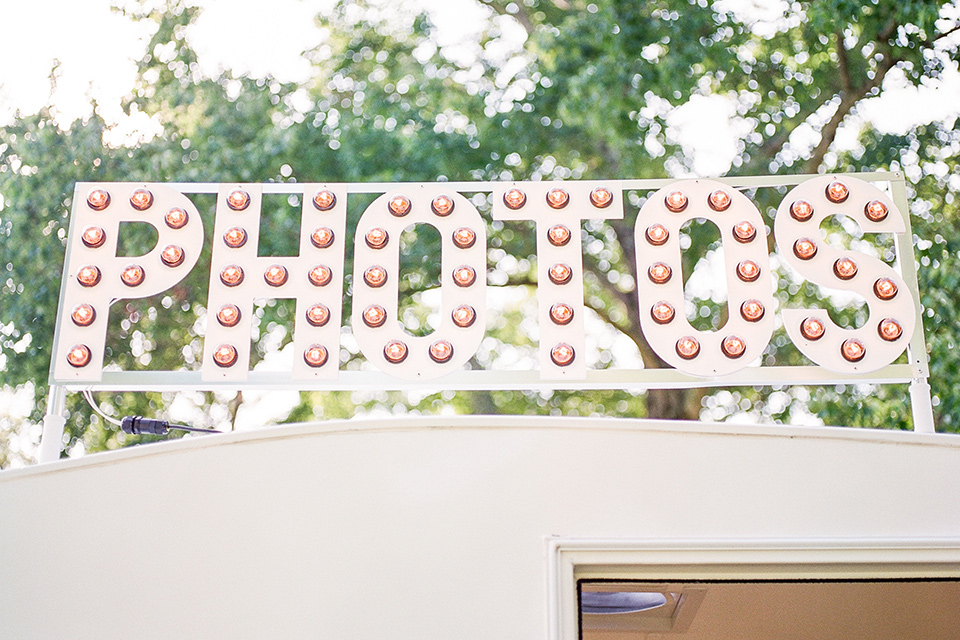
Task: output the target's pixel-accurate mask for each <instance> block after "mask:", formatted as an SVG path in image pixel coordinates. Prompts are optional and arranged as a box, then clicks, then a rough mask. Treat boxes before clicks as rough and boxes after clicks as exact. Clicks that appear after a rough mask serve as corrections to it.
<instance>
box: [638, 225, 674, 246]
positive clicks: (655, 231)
mask: <svg viewBox="0 0 960 640" xmlns="http://www.w3.org/2000/svg"><path fill="white" fill-rule="evenodd" d="M644 235H646V237H647V242H649V243H650V244H652V245H654V246H655V247H659V246H661V245H662V244H664V243H666V241H667V240H669V239H670V232H669V231H667V228H666V227H665V226H663V225H662V224H652V225H650V226H649V227H647V230H646V232H645V234H644Z"/></svg>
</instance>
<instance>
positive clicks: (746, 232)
mask: <svg viewBox="0 0 960 640" xmlns="http://www.w3.org/2000/svg"><path fill="white" fill-rule="evenodd" d="M733 237H734V238H736V239H737V242H744V243H746V242H752V241H753V239H754V238H756V237H757V228H756V227H755V226H753V224H752V223H750V222H748V221H746V220H744V221H743V222H739V223H737V224H736V225H734V227H733Z"/></svg>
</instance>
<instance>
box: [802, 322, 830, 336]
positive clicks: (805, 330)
mask: <svg viewBox="0 0 960 640" xmlns="http://www.w3.org/2000/svg"><path fill="white" fill-rule="evenodd" d="M826 331H827V327H826V325H825V324H824V323H823V321H822V320H820V318H806V319H805V320H804V321H803V322H802V323H801V324H800V333H801V334H803V337H804V338H806V339H807V340H819V339H820V338H822V337H823V334H824V333H826Z"/></svg>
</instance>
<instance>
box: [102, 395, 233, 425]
mask: <svg viewBox="0 0 960 640" xmlns="http://www.w3.org/2000/svg"><path fill="white" fill-rule="evenodd" d="M83 397H84V399H85V400H86V401H87V403H88V404H89V405H90V408H91V409H93V410H94V411H95V412H96V414H97V415H98V416H100V417H101V418H103V419H104V420H106V421H107V422H109V423H110V424H113V425H116V426H118V427H120V428H121V429H123V432H124V433H129V434H131V435H141V434H145V433H146V434H152V435H158V436H162V435H166V434H167V433H168V432H169V431H170V429H175V430H177V431H189V432H191V433H223V432H222V431H217V430H216V429H200V428H198V427H188V426H186V425H182V424H170V423H169V422H168V421H166V420H157V419H156V418H144V417H143V416H126V417H124V418H123V419H122V420H117V419H116V418H114V417H112V416H108V415H107V414H106V413H104V412H103V410H102V409H101V408H100V406H99V405H98V404H97V401H96V400H94V398H93V393H92V392H91V391H90V390H89V389H85V390H84V391H83Z"/></svg>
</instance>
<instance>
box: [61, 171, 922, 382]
mask: <svg viewBox="0 0 960 640" xmlns="http://www.w3.org/2000/svg"><path fill="white" fill-rule="evenodd" d="M784 185H786V186H792V187H793V188H792V189H791V190H789V191H788V192H787V193H786V195H785V196H784V197H783V200H782V202H781V204H780V207H779V209H778V210H777V212H776V216H775V220H774V225H773V233H774V238H775V240H776V247H777V254H778V256H779V259H780V261H781V262H785V263H786V264H788V265H789V266H790V267H792V269H793V270H794V271H795V272H796V273H798V274H799V275H800V276H802V277H803V278H804V279H806V280H808V281H810V282H813V283H816V284H818V285H820V286H824V287H828V288H831V289H839V290H846V291H849V292H852V293H854V294H857V295H858V296H860V297H861V298H863V299H865V300H866V301H867V305H868V308H869V319H868V320H867V321H866V322H865V323H864V324H863V325H862V326H861V327H859V328H856V329H847V328H842V327H840V326H838V325H836V324H834V323H833V321H831V320H830V318H829V316H828V315H827V313H826V312H825V311H824V310H822V309H797V308H784V309H782V310H780V311H779V314H780V317H781V319H782V322H783V324H784V325H785V328H786V331H787V334H788V335H789V338H790V340H792V341H793V343H794V344H795V345H796V346H797V348H798V349H799V350H800V351H801V352H802V353H803V354H804V355H805V356H806V358H808V359H809V360H810V362H811V364H810V365H807V366H789V367H787V366H760V360H762V359H761V358H760V355H761V354H762V353H763V352H764V349H765V348H766V347H767V345H768V343H769V341H770V339H771V336H772V334H773V331H774V327H775V317H776V315H777V311H776V305H775V303H774V298H773V293H774V292H773V290H772V287H771V279H770V275H769V272H770V268H771V267H770V255H769V254H768V248H767V247H768V244H767V237H766V236H767V232H766V228H765V225H764V221H763V219H762V217H761V215H760V212H759V211H758V209H757V207H756V206H755V205H754V204H753V203H752V202H751V200H750V199H749V198H748V197H747V196H746V195H744V193H742V192H741V190H740V189H741V188H745V187H748V188H749V187H772V186H784ZM903 185H904V183H903V178H902V176H900V174H862V175H860V176H853V175H828V176H799V177H779V176H777V177H767V178H741V179H724V180H682V181H667V180H621V181H617V180H611V181H603V182H586V181H579V182H515V183H443V182H441V183H422V184H414V183H410V184H403V183H391V184H373V185H364V184H219V185H190V184H133V183H86V184H78V185H77V187H76V196H75V198H74V205H73V215H72V219H71V227H70V234H69V238H68V250H67V256H66V265H65V276H64V282H63V287H62V293H61V303H60V315H59V321H58V326H57V336H56V341H55V355H54V357H53V363H52V367H51V383H52V384H54V385H58V386H63V387H66V388H71V389H96V388H116V389H160V388H184V387H190V388H220V387H234V388H242V387H248V386H252V387H265V388H270V387H279V386H284V387H290V386H296V387H300V388H331V389H332V388H357V387H368V386H370V385H371V384H373V385H376V386H379V387H381V388H409V387H410V386H411V385H417V384H422V381H431V382H430V383H429V386H431V387H434V388H454V389H471V388H537V387H557V386H567V387H577V388H604V387H606V388H612V387H620V388H643V387H657V386H659V387H671V386H673V387H681V386H703V385H736V384H790V383H812V384H818V383H819V384H824V383H833V382H844V381H860V380H862V381H873V382H911V381H917V382H921V383H922V382H923V381H924V380H925V379H926V377H927V366H926V365H927V363H926V357H925V351H924V348H923V336H922V329H921V326H920V323H919V322H918V316H919V301H918V294H917V285H916V272H915V266H914V258H913V253H912V244H911V238H910V226H909V217H908V215H907V213H906V209H907V205H906V201H905V197H904V195H903V193H904V189H903ZM880 187H885V189H881V188H880ZM629 190H646V191H647V192H652V193H650V195H649V197H648V198H647V199H646V202H645V204H644V205H643V206H642V207H641V209H640V211H639V214H638V217H637V222H636V229H635V245H636V261H637V265H638V267H637V268H638V271H639V273H637V274H636V282H637V298H636V304H638V305H639V309H640V314H639V316H640V319H641V320H640V322H641V329H642V331H643V333H644V335H645V336H646V338H647V340H648V342H649V344H650V346H651V347H652V348H653V349H654V350H655V351H656V352H657V354H658V355H659V356H660V357H661V358H662V359H663V360H664V361H665V362H667V363H668V364H669V365H670V366H671V367H673V369H668V370H656V371H652V370H642V369H640V370H630V371H625V370H592V369H590V368H589V367H588V366H587V363H586V358H585V357H584V353H585V351H586V350H585V335H584V324H583V322H584V310H585V307H584V292H583V277H582V276H583V258H582V253H581V251H582V249H581V223H582V222H583V221H584V220H590V219H619V218H622V217H623V213H624V197H625V193H626V192H627V191H629ZM207 192H209V193H216V194H217V207H216V216H215V221H214V229H213V246H212V258H211V269H210V286H209V290H208V291H207V292H206V308H207V310H208V314H207V324H206V331H205V333H204V353H203V362H202V365H201V367H200V370H199V371H159V372H154V371H150V372H141V371H137V372H117V371H110V370H107V371H105V370H104V350H105V341H106V335H107V331H108V330H109V327H108V326H107V324H108V322H107V321H108V318H109V312H108V308H109V306H110V305H111V304H112V303H114V302H116V301H117V300H121V299H130V298H142V297H147V296H151V295H155V294H158V293H160V292H163V291H165V290H167V289H169V288H171V287H173V286H174V285H176V284H177V283H178V282H180V281H181V280H182V279H183V278H184V277H185V276H186V275H187V274H188V273H189V272H190V271H191V269H193V268H194V267H195V265H196V264H197V261H198V259H199V257H200V252H201V250H202V249H203V244H204V233H203V221H202V219H201V215H200V213H199V211H198V210H197V208H196V206H195V205H194V203H193V202H192V201H191V199H190V198H189V197H188V195H189V194H194V193H207ZM265 193H285V194H297V195H299V196H302V202H303V205H302V213H301V221H300V247H299V254H298V255H296V256H292V257H262V256H258V245H259V243H260V238H259V234H260V229H261V224H260V215H261V203H262V199H263V195H264V194H265ZM356 193H374V194H380V197H379V198H377V199H376V200H374V201H373V202H372V204H370V205H369V206H368V207H367V209H366V210H365V211H364V212H363V215H362V216H361V218H360V220H359V222H358V225H357V230H356V237H355V238H354V239H353V248H354V265H353V292H352V296H353V304H352V308H353V317H352V318H351V319H350V321H349V323H347V322H345V319H344V318H342V317H341V315H342V314H341V310H342V307H343V304H342V302H343V296H344V284H343V283H344V269H345V254H346V248H347V243H348V242H349V240H348V239H347V238H346V237H345V236H346V228H347V225H346V221H347V220H346V219H347V200H348V198H349V197H350V196H351V195H352V194H356ZM470 193H489V194H490V197H491V199H492V203H493V207H492V214H491V215H492V217H493V218H494V219H495V220H528V221H533V222H534V223H535V232H536V239H537V264H538V267H537V276H538V287H537V295H538V300H539V308H540V311H539V324H540V349H539V351H540V364H539V370H538V371H530V372H517V371H510V372H505V371H471V370H467V369H466V368H465V367H464V365H465V363H466V362H467V361H468V360H469V359H470V358H471V357H472V356H473V355H474V354H475V352H476V351H477V349H478V347H479V345H480V343H481V340H482V339H483V337H484V332H485V327H486V317H485V316H486V305H485V291H486V278H485V274H486V268H487V264H486V260H487V238H486V233H487V232H486V229H487V225H486V224H485V222H484V219H483V217H482V216H481V214H480V212H479V211H478V210H477V208H476V207H475V206H474V204H473V203H472V202H471V200H470V199H468V198H467V197H465V196H464V194H470ZM830 216H846V217H848V218H852V219H853V220H855V221H856V222H857V223H858V224H859V225H860V227H861V229H862V230H863V232H864V233H865V234H874V233H884V234H893V237H894V239H895V245H896V249H897V252H898V260H897V269H894V268H893V267H891V266H888V265H887V264H886V263H884V262H882V261H881V260H879V259H878V258H875V257H872V256H870V255H866V254H864V253H860V252H857V251H854V250H839V249H836V248H834V247H831V246H828V245H827V243H826V242H824V241H823V240H822V238H821V234H820V231H819V228H820V223H821V222H822V221H823V220H824V219H825V218H828V217H830ZM693 219H706V220H709V221H711V222H713V223H715V224H716V225H717V227H718V228H719V230H720V235H721V240H722V243H723V249H724V260H725V262H724V274H725V279H726V286H727V291H728V309H729V317H728V320H727V321H726V323H725V324H724V326H723V327H722V329H720V330H716V331H702V330H697V329H694V328H693V327H692V326H691V325H690V323H689V322H688V321H687V319H686V317H685V313H684V312H683V309H684V293H683V278H682V273H681V260H680V257H681V245H680V236H681V228H682V227H683V225H684V224H685V223H686V222H688V221H690V220H693ZM130 221H136V222H143V223H147V224H150V225H152V226H153V227H154V228H156V230H157V234H158V236H159V240H158V242H157V245H156V247H155V248H154V249H153V250H152V251H150V252H149V253H147V254H146V255H143V256H139V257H135V258H131V257H127V256H117V237H118V234H119V230H120V223H121V222H130ZM413 224H427V225H431V226H433V227H434V228H435V229H436V230H437V231H438V232H439V234H440V237H441V239H442V251H441V255H440V256H437V259H438V261H439V263H440V265H441V274H442V275H441V292H442V302H441V311H442V314H441V315H442V321H441V323H440V326H439V327H438V328H437V329H436V330H435V331H434V332H432V333H431V334H430V335H428V336H413V335H410V334H409V333H408V332H406V331H405V330H404V328H403V326H402V325H401V323H400V321H399V318H398V280H399V275H400V273H399V270H400V242H399V238H400V235H401V233H402V232H403V230H404V229H406V228H408V227H409V226H410V225H413ZM270 298H288V299H295V300H296V320H295V323H294V330H293V343H294V349H295V353H296V354H297V356H296V357H295V363H294V366H293V369H292V371H289V372H286V373H278V372H273V373H267V372H258V371H251V370H250V352H251V340H250V335H251V321H252V318H253V308H254V303H255V301H258V300H263V299H270ZM345 324H349V326H350V330H351V331H352V332H353V335H354V336H355V337H356V340H357V343H358V344H359V346H360V348H361V350H362V352H363V355H364V357H365V358H366V359H367V360H368V361H369V362H370V363H372V365H373V366H374V367H375V368H376V369H378V370H379V371H380V373H379V374H378V373H377V372H373V371H340V368H339V362H338V355H339V353H340V346H341V345H340V339H341V335H342V334H341V327H342V326H343V325H345ZM905 350H906V351H907V352H908V358H907V363H906V364H903V363H902V361H900V363H898V360H899V359H900V357H901V355H902V354H903V353H904V351H905Z"/></svg>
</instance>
